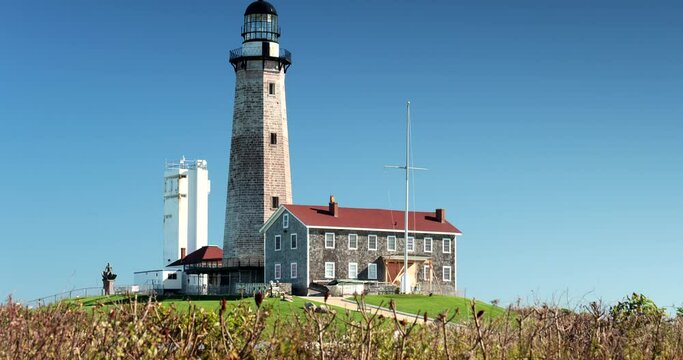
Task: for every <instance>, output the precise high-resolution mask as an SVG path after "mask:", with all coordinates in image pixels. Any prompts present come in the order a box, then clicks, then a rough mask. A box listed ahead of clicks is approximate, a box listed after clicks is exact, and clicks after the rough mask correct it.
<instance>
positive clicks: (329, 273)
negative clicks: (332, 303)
mask: <svg viewBox="0 0 683 360" xmlns="http://www.w3.org/2000/svg"><path fill="white" fill-rule="evenodd" d="M325 279H334V263H333V262H326V263H325Z"/></svg>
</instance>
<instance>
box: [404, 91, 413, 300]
mask: <svg viewBox="0 0 683 360" xmlns="http://www.w3.org/2000/svg"><path fill="white" fill-rule="evenodd" d="M409 175H410V100H408V103H407V104H406V211H405V216H404V221H405V235H404V237H403V239H404V241H405V244H404V246H403V281H401V284H402V285H403V293H404V294H407V293H408V292H409V291H410V286H409V284H408V199H409V191H410V187H409V186H410V176H409ZM413 246H415V244H413Z"/></svg>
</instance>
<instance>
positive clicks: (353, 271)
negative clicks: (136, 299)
mask: <svg viewBox="0 0 683 360" xmlns="http://www.w3.org/2000/svg"><path fill="white" fill-rule="evenodd" d="M357 278H358V263H349V279H357Z"/></svg>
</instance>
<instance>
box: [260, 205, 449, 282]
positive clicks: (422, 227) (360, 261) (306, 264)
mask: <svg viewBox="0 0 683 360" xmlns="http://www.w3.org/2000/svg"><path fill="white" fill-rule="evenodd" d="M408 226H409V228H410V231H409V234H410V235H411V236H409V237H408V243H407V246H408V271H407V272H408V280H409V284H411V287H412V289H411V291H412V292H425V293H427V292H433V293H440V294H450V295H455V294H456V290H457V281H456V279H457V276H456V274H457V272H456V268H457V257H456V254H457V253H456V244H457V240H456V239H457V236H459V235H461V233H460V231H459V230H458V229H457V228H456V227H455V226H453V225H452V224H451V223H449V222H448V221H447V220H446V218H445V210H443V209H437V210H436V211H435V212H410V213H409V221H408ZM261 233H262V235H263V242H262V244H263V245H264V249H263V250H262V251H264V253H265V269H264V272H265V276H264V278H265V281H280V282H283V283H292V291H293V292H294V293H295V294H306V293H308V289H309V287H310V288H316V285H318V288H320V287H319V285H323V286H329V285H334V284H338V283H344V282H346V283H355V284H359V283H360V284H365V285H366V288H367V285H369V284H370V285H371V284H380V283H390V284H395V285H400V282H401V279H402V277H403V272H404V249H405V246H406V242H405V240H404V212H403V211H400V210H385V209H362V208H342V207H339V205H338V204H337V202H336V201H335V200H334V197H331V198H330V203H329V204H328V205H327V206H315V205H314V206H311V205H290V204H285V205H281V206H280V207H279V209H278V210H277V211H276V212H275V213H274V214H273V215H272V216H271V217H270V219H269V220H268V221H267V222H266V223H265V224H264V225H263V227H262V228H261Z"/></svg>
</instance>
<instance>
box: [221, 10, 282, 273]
mask: <svg viewBox="0 0 683 360" xmlns="http://www.w3.org/2000/svg"><path fill="white" fill-rule="evenodd" d="M242 39H243V41H242V47H240V48H238V49H235V50H232V51H230V64H231V65H232V67H233V68H234V70H235V75H236V81H235V105H234V106H235V107H234V112H233V120H232V140H231V144H230V165H229V170H228V193H227V201H226V211H225V232H224V238H223V266H224V267H226V268H228V274H230V280H229V281H230V282H231V283H234V282H253V281H257V282H260V281H262V276H263V237H262V235H260V234H259V228H260V227H261V226H262V225H263V223H264V222H265V221H266V220H267V219H268V218H269V217H270V215H271V214H272V213H273V212H274V211H275V210H277V208H278V207H279V206H280V204H291V203H292V181H291V174H290V168H289V142H288V136H287V106H286V102H285V73H286V72H287V69H288V68H289V66H290V65H291V54H290V53H289V51H287V50H285V49H282V48H280V44H279V39H280V27H279V25H278V15H277V11H276V10H275V7H274V6H273V5H271V4H270V3H268V2H267V1H263V0H258V1H255V2H253V3H251V4H250V5H249V6H248V7H247V9H246V11H245V12H244V25H243V27H242Z"/></svg>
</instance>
